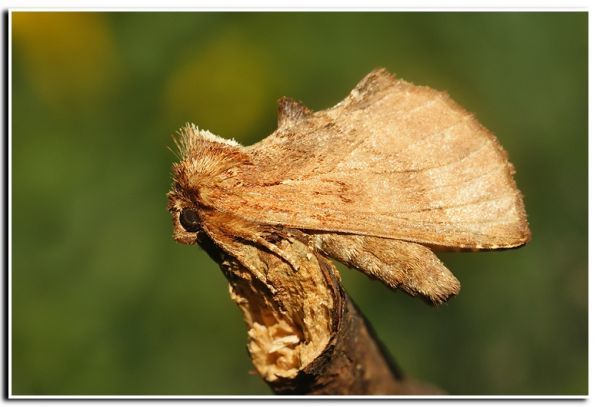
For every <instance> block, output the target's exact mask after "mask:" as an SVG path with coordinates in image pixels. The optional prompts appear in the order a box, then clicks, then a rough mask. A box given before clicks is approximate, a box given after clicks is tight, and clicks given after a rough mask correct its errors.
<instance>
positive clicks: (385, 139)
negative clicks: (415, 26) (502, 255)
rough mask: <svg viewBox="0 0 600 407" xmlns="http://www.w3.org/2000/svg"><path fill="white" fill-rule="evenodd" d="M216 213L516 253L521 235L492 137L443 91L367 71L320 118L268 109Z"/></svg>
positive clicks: (290, 104) (518, 208) (286, 108)
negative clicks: (263, 132) (264, 134)
mask: <svg viewBox="0 0 600 407" xmlns="http://www.w3.org/2000/svg"><path fill="white" fill-rule="evenodd" d="M245 150H246V152H247V153H248V155H249V156H250V157H251V162H252V166H254V167H255V169H256V170H255V171H246V172H242V173H241V174H240V182H239V183H238V185H237V186H236V188H235V192H232V193H230V194H228V195H225V196H223V195H221V196H220V197H219V203H218V205H219V209H220V210H224V211H227V212H232V213H235V214H236V215H237V216H240V217H243V218H245V219H247V220H251V221H254V222H258V223H263V224H265V223H266V224H281V225H285V226H287V227H295V228H298V229H304V230H318V231H332V232H338V233H339V232H341V233H350V234H358V235H367V236H378V237H386V238H393V239H402V240H406V241H412V242H417V243H422V244H426V245H429V246H432V247H438V248H444V247H446V248H457V249H461V248H462V249H496V248H510V247H517V246H520V245H523V244H524V243H526V242H527V240H528V239H529V235H530V234H529V228H528V224H527V220H526V215H525V211H524V207H523V200H522V196H521V194H520V192H519V190H518V189H517V187H516V185H515V182H514V180H513V172H514V171H513V167H512V165H511V164H510V163H509V162H508V159H507V155H506V153H505V152H504V150H503V149H502V147H501V146H500V144H499V143H498V141H497V140H496V138H495V137H494V136H493V135H492V134H491V133H490V132H489V131H488V130H487V129H485V128H484V127H483V126H481V125H480V124H479V123H478V121H477V120H476V119H475V118H474V117H473V115H471V114H470V113H468V112H466V111H465V110H464V109H462V108H461V107H460V106H458V105H457V104H456V103H455V102H454V101H452V100H451V99H450V98H449V97H448V96H447V95H446V94H445V93H441V92H438V91H435V90H433V89H430V88H427V87H420V86H415V85H412V84H410V83H408V82H404V81H401V80H397V79H395V78H394V77H393V76H392V75H391V74H389V73H388V72H386V71H384V70H376V71H373V72H372V73H371V74H369V75H368V76H367V77H366V78H365V79H363V80H362V81H361V82H360V83H359V84H358V85H357V86H356V87H355V88H354V89H353V90H352V92H351V93H350V95H349V96H348V97H346V98H345V99H344V100H343V101H342V102H340V103H339V104H337V105H336V106H334V107H333V108H331V109H328V110H323V111H319V112H314V113H313V112H311V111H310V110H308V109H307V108H305V107H303V106H301V105H300V104H299V103H298V102H294V101H291V100H290V99H284V100H282V101H281V102H280V119H279V128H278V129H277V130H276V131H275V132H274V133H273V134H272V135H271V136H269V137H268V138H266V139H265V140H263V141H261V142H259V143H257V144H255V145H253V146H250V147H248V148H246V149H245Z"/></svg>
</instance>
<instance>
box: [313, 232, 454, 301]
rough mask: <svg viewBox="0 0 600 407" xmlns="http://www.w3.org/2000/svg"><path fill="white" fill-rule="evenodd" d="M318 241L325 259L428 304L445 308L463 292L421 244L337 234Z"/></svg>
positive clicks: (438, 261)
mask: <svg viewBox="0 0 600 407" xmlns="http://www.w3.org/2000/svg"><path fill="white" fill-rule="evenodd" d="M314 241H315V245H316V247H317V248H318V249H319V250H320V251H321V252H322V253H324V254H325V255H327V256H329V257H332V258H334V259H336V260H339V261H341V262H342V263H344V264H346V265H347V266H349V267H352V268H355V269H357V270H359V271H362V272H363V273H365V274H366V275H368V276H369V277H371V278H374V279H377V280H380V281H381V282H383V283H385V284H386V285H387V286H388V287H390V288H394V289H397V288H401V289H402V290H404V291H405V292H407V293H408V294H410V295H412V296H419V297H421V298H423V299H424V300H426V301H427V302H430V303H433V304H441V303H443V302H445V301H447V300H448V299H449V298H450V297H452V296H454V295H456V294H458V292H459V291H460V282H459V281H458V280H457V279H456V277H454V275H453V274H452V273H451V272H450V270H448V269H447V268H446V267H445V266H444V264H443V263H442V262H441V261H440V260H439V259H438V258H437V256H436V255H435V254H434V253H433V252H432V251H431V250H430V249H428V248H427V247H425V246H422V245H420V244H417V243H411V242H405V241H403V240H395V239H385V238H379V237H372V236H358V235H341V234H339V235H338V234H333V233H331V234H318V235H314Z"/></svg>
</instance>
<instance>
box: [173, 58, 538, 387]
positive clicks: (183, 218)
mask: <svg viewBox="0 0 600 407" xmlns="http://www.w3.org/2000/svg"><path fill="white" fill-rule="evenodd" d="M176 142H177V145H178V147H179V153H180V156H181V160H180V162H178V163H176V164H174V165H173V185H172V188H171V191H170V192H169V194H168V199H169V211H170V213H171V215H172V219H173V226H174V232H173V235H174V238H175V239H176V240H177V241H179V242H181V243H185V244H199V245H200V246H202V247H203V248H205V250H207V252H208V253H209V254H210V255H211V256H212V257H213V259H215V261H217V262H218V263H219V264H220V265H221V268H222V270H223V271H224V273H225V275H226V276H227V278H228V280H229V283H230V293H231V296H232V298H233V300H234V301H235V302H236V303H237V304H238V305H239V307H240V308H241V309H242V312H243V315H244V319H245V321H246V323H247V325H248V328H249V332H248V334H249V351H250V355H251V357H252V361H253V363H254V365H255V366H256V369H257V371H258V372H259V373H260V375H261V376H262V377H263V378H264V379H265V380H266V381H267V382H269V383H271V384H272V387H273V388H274V389H278V388H279V389H283V388H285V389H287V390H286V391H288V390H289V389H290V388H291V389H296V391H298V392H299V391H300V390H298V389H299V387H294V383H295V384H297V383H296V382H294V380H296V381H299V380H300V379H299V378H300V377H302V378H303V379H302V382H303V383H304V384H303V386H305V387H303V389H304V390H302V391H304V392H309V393H310V392H312V393H320V394H323V393H327V392H331V391H334V390H332V389H336V390H335V391H338V392H343V389H344V388H345V387H344V386H339V383H338V386H337V387H336V386H331V380H329V379H328V380H329V381H327V380H325V379H323V377H325V376H319V374H321V373H323V372H324V371H325V370H326V368H325V367H324V360H325V359H326V360H327V361H328V363H331V364H332V365H336V363H338V362H339V361H337V362H336V359H335V358H340V359H339V360H346V359H348V358H350V359H352V358H353V357H354V356H352V355H349V354H347V350H346V348H345V347H344V346H342V345H341V344H342V343H343V341H342V340H341V339H340V335H341V336H344V335H345V333H344V332H342V331H343V330H344V329H350V328H349V327H352V326H359V325H360V323H359V322H357V321H355V320H356V319H360V320H361V321H362V319H361V318H362V317H361V316H360V313H357V312H356V311H355V309H354V307H352V306H349V305H348V303H347V301H348V300H347V297H346V296H345V294H344V293H343V290H342V289H341V287H340V286H339V275H338V273H337V271H335V268H334V267H333V266H332V265H331V263H330V262H329V260H328V259H327V258H331V259H335V260H338V261H340V262H342V263H344V264H346V265H348V266H350V267H352V268H355V269H357V270H359V271H362V272H364V273H365V274H367V275H368V276H369V277H371V278H374V279H377V280H380V281H381V282H383V283H384V284H386V285H387V286H389V287H391V288H393V289H401V290H403V291H404V292H406V293H408V294H409V295H412V296H418V297H420V298H422V299H424V300H426V301H427V302H430V303H433V304H440V303H443V302H445V301H447V300H448V299H449V298H450V297H452V296H454V295H456V294H457V293H458V292H459V290H460V283H459V281H458V280H457V279H456V277H455V276H454V275H453V274H452V273H451V272H450V271H449V270H448V269H447V268H446V267H445V266H444V265H443V264H442V262H441V261H440V260H439V259H438V258H437V257H436V256H435V254H434V251H435V250H464V251H474V250H495V249H507V248H515V247H519V246H522V245H524V244H525V243H526V242H527V241H528V240H529V238H530V231H529V226H528V223H527V219H526V214H525V209H524V205H523V199H522V196H521V193H520V192H519V190H518V189H517V187H516V184H515V182H514V180H513V174H514V169H513V167H512V165H511V164H510V162H509V161H508V158H507V155H506V153H505V151H504V150H503V149H502V147H501V146H500V144H499V143H498V141H497V140H496V138H495V137H494V136H493V135H492V134H491V133H490V132H489V131H488V130H487V129H485V128H484V127H483V126H482V125H481V124H479V123H478V122H477V120H476V119H475V118H474V116H473V115H471V114H470V113H468V112H466V111H465V110H464V109H463V108H461V107H460V106H458V105H457V104H456V103H455V102H453V101H452V100H451V99H450V98H449V97H448V96H447V95H446V94H445V93H442V92H438V91H435V90H433V89H430V88H427V87H421V86H415V85H412V84H410V83H408V82H405V81H402V80H397V79H395V78H394V77H393V76H392V75H391V74H389V73H388V72H387V71H385V70H383V69H379V70H375V71H373V72H371V73H370V74H369V75H367V76H366V77H365V78H364V79H363V80H362V81H361V82H360V83H359V84H358V85H357V86H356V87H355V88H354V89H353V90H352V91H351V92H350V95H348V96H347V97H346V98H345V99H344V100H342V101H341V102H340V103H338V104H337V105H335V106H334V107H332V108H330V109H327V110H323V111H318V112H313V111H311V110H310V109H308V108H307V107H305V106H303V105H302V104H301V103H300V102H297V101H294V100H293V99H290V98H282V99H280V101H279V117H278V128H277V130H275V132H274V133H273V134H271V135H270V136H269V137H267V138H265V139H264V140H262V141H260V142H259V143H256V144H255V145H253V146H249V147H243V146H241V145H239V144H238V143H236V142H235V141H233V140H225V139H222V138H220V137H218V136H215V135H213V134H212V133H210V132H208V131H206V130H199V129H198V128H196V127H195V126H193V125H186V126H185V127H184V128H183V129H181V131H180V133H179V137H178V138H177V140H176ZM353 321H354V322H353ZM357 324H358V325H357ZM356 332H362V333H360V335H367V336H369V335H371V334H370V333H367V331H366V330H364V329H362V330H360V329H357V330H356ZM361 341H362V342H361ZM357 343H363V344H364V349H375V351H374V352H383V351H382V350H381V349H380V347H379V346H378V345H377V341H375V340H373V338H371V339H369V338H368V337H366V338H362V339H361V340H358V342H357ZM336 346H337V347H338V348H339V349H338V348H336ZM358 348H360V346H359V347H357V349H356V350H355V351H356V352H358V351H359V349H358ZM341 349H344V350H343V351H342V350H341ZM348 349H352V346H348ZM377 349H379V350H377ZM365 352H366V351H365ZM369 352H371V351H369ZM367 354H368V352H367V353H365V354H364V355H363V357H366V358H367V359H370V360H376V359H377V357H375V356H373V355H371V356H365V355H367ZM379 357H381V355H379ZM324 358H325V359H324ZM344 358H346V359H344ZM356 363H358V365H360V366H363V365H361V361H357V362H356ZM366 365H369V363H366ZM375 365H376V364H375V363H372V364H371V365H369V366H371V370H370V372H369V373H368V374H367V373H365V371H364V369H363V370H357V371H356V372H355V373H356V375H357V376H356V378H355V379H357V380H358V381H357V382H356V383H355V384H354V385H353V386H351V387H347V388H349V389H353V390H351V391H356V392H369V391H377V392H385V391H386V390H385V389H382V388H380V387H373V384H372V383H371V382H369V380H368V377H367V376H369V377H375V376H377V374H375V373H374V370H373V366H375ZM316 366H321V368H322V369H321V370H322V371H321V373H319V371H317V370H315V369H316ZM340 366H341V365H340ZM381 369H383V370H385V371H386V372H387V373H384V376H382V377H384V378H383V379H381V380H383V382H386V381H387V382H389V383H392V382H393V381H394V380H400V378H399V377H400V376H398V375H397V374H395V373H394V369H393V367H392V366H391V365H390V364H388V365H386V367H381ZM386 369H387V370H386ZM307 372H312V373H310V375H309V374H308V373H307ZM330 373H332V376H331V377H338V379H340V377H342V376H339V372H338V373H337V376H336V373H335V372H330ZM365 375H367V376H365ZM307 377H310V380H309V379H307ZM319 377H321V379H323V380H325V382H327V383H328V385H327V386H329V387H327V386H325V387H323V386H324V385H323V384H322V383H324V382H323V381H320V379H319ZM328 377H329V376H328ZM290 380H292V382H290ZM332 380H333V379H332ZM340 380H341V379H340ZM387 382H386V383H387ZM282 383H286V385H285V386H283V387H282ZM290 383H292V385H290ZM307 383H308V384H307ZM311 383H312V384H311ZM316 383H321V384H319V385H318V386H317V387H316V389H317V390H315V388H312V387H311V386H312V385H315V386H316ZM369 383H371V384H369ZM286 386H287V387H286ZM290 386H291V387H290ZM306 386H308V387H306ZM384 387H385V386H384ZM409 387H410V386H409ZM387 388H388V390H389V391H400V390H398V389H399V388H398V387H397V386H396V387H394V386H392V385H390V386H388V387H387ZM392 389H393V390H392ZM404 389H405V390H406V387H404ZM411 389H413V390H414V389H415V387H411Z"/></svg>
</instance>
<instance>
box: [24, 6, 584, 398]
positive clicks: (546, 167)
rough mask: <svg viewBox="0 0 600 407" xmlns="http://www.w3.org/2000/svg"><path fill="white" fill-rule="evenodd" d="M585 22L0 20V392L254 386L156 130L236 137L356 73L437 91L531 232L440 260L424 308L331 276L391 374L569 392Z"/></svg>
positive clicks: (235, 317) (552, 17) (155, 16)
mask: <svg viewBox="0 0 600 407" xmlns="http://www.w3.org/2000/svg"><path fill="white" fill-rule="evenodd" d="M587 25H588V19H587V14H585V13H25V12H18V13H12V34H13V36H12V38H13V44H12V45H13V48H12V56H13V59H12V74H13V77H12V92H13V93H12V107H13V116H12V119H13V122H12V125H13V127H12V192H13V195H12V204H13V212H12V225H13V226H12V242H13V246H12V255H13V257H12V259H13V263H12V306H13V308H12V321H13V322H12V340H13V342H12V344H13V348H12V357H13V359H12V362H13V363H12V391H13V393H14V394H38V395H39V394H69V395H77V394H80V395H83V394H97V395H107V394H116V395H124V394H163V395H174V394H182V395H183V394H185V395H208V394H269V389H268V387H267V386H266V385H265V384H264V383H263V382H262V381H261V380H260V379H259V378H258V377H256V376H253V375H251V374H249V371H251V370H252V366H251V363H250V361H249V358H248V356H247V354H246V350H245V343H246V338H245V335H246V333H245V327H244V325H243V323H242V319H241V315H240V314H239V312H238V310H237V309H236V308H235V306H234V305H233V303H232V302H231V301H230V300H229V298H228V294H227V288H226V280H225V279H224V277H223V276H222V275H221V273H220V271H219V269H218V267H217V266H216V265H215V264H214V263H213V262H212V261H210V259H209V258H208V257H207V256H206V255H205V254H204V253H203V252H202V251H201V250H200V249H198V248H194V247H185V246H181V245H178V244H176V243H175V242H174V241H172V240H171V224H170V218H169V216H168V214H167V213H166V211H165V206H166V200H165V193H166V192H167V190H168V189H169V185H170V174H169V171H170V164H171V162H172V161H173V160H174V156H173V155H172V154H171V153H170V152H169V151H168V149H167V146H169V145H171V143H172V141H171V139H170V135H171V134H173V133H174V132H175V131H176V130H177V128H178V127H180V126H181V125H183V124H184V122H187V121H190V122H195V123H197V124H198V125H199V126H200V127H202V128H207V129H210V130H211V131H213V132H214V133H215V134H219V135H222V136H224V137H226V138H231V137H235V138H236V139H237V140H238V141H241V142H242V143H244V144H250V143H253V142H255V141H257V140H259V139H261V138H262V137H265V136H266V135H268V134H269V133H270V132H271V131H272V130H273V129H274V127H275V123H276V99H277V98H278V97H280V96H283V95H287V96H292V97H295V98H297V99H300V100H302V101H304V102H305V103H306V104H307V105H308V106H310V107H312V108H313V109H322V108H326V107H329V106H331V105H333V104H334V103H336V102H338V101H339V100H341V99H342V98H343V97H344V96H345V95H346V94H347V93H348V92H349V91H350V89H351V88H352V87H353V86H354V85H355V84H356V82H358V80H360V79H361V78H362V77H363V76H364V75H365V74H366V73H367V72H369V71H370V70H371V69H373V68H374V67H378V66H384V67H387V68H388V69H389V70H390V71H392V72H394V73H396V74H397V75H398V76H399V77H402V78H404V79H407V80H409V81H411V82H414V83H418V84H426V85H429V86H431V87H434V88H437V89H444V90H446V91H448V92H449V93H450V94H451V95H452V96H453V98H454V99H456V100H457V101H458V102H459V103H461V104H463V105H464V106H465V107H466V108H467V109H469V110H471V111H473V112H475V113H476V115H477V116H478V118H479V119H480V120H481V122H482V123H484V125H485V126H487V127H488V128H490V129H491V130H492V131H493V132H494V133H495V134H496V135H497V136H498V138H499V139H500V141H501V142H502V144H503V145H504V146H505V147H506V149H507V150H508V151H509V153H510V156H511V160H512V161H513V163H514V164H515V167H516V168H517V170H518V173H517V175H516V177H517V182H518V185H519V187H520V188H521V190H522V191H523V192H524V194H525V199H526V206H527V210H528V213H529V219H530V223H531V228H532V231H533V241H532V242H531V244H529V245H528V246H526V247H525V248H522V249H520V250H516V251H505V252H499V253H473V254H471V253H458V254H443V255H442V256H441V257H442V258H443V260H444V261H445V262H446V264H447V265H448V266H449V268H450V269H451V270H453V271H454V272H455V274H456V275H457V276H458V277H459V279H460V280H461V281H462V284H463V289H462V292H461V294H460V295H459V296H457V297H456V298H454V299H452V300H451V301H450V302H449V303H448V304H447V305H444V306H442V307H439V308H431V307H429V306H427V305H425V304H423V303H422V302H420V301H418V300H415V299H412V298H409V297H408V296H406V295H404V294H401V293H396V292H392V291H389V290H387V289H386V288H385V287H384V286H383V285H381V284H379V283H377V282H374V281H370V280H368V279H367V278H366V277H364V276H362V275H360V274H359V273H358V272H356V271H344V272H343V279H344V284H345V286H346V287H347V289H348V290H349V292H350V293H351V295H352V296H353V297H354V299H355V300H356V302H357V303H358V304H359V305H360V306H361V308H362V310H363V312H364V313H365V314H366V315H367V316H368V318H369V319H370V321H371V323H372V324H373V325H374V327H375V329H376V331H377V332H378V334H379V335H380V337H381V339H382V340H383V342H384V343H386V344H387V346H388V347H389V349H390V351H391V353H392V354H393V355H394V356H395V358H396V359H397V361H398V362H399V364H400V365H401V366H402V367H403V369H404V370H405V371H406V372H408V373H409V374H411V375H413V376H415V377H417V378H421V379H424V380H426V381H430V382H432V383H435V384H437V385H439V386H441V387H443V388H445V389H447V390H448V391H449V392H450V393H452V394H500V395H504V394H518V395H521V394H523V395H525V394H586V393H587V355H588V339H587V338H588V328H587V320H588V310H587V292H588V290H587V268H588V260H587V258H588V238H587V236H588V233H587V232H588V229H587V228H588V226H587V211H588V203H587V202H588V200H587V197H588V191H587V185H588V174H587V132H588V130H587V122H588V105H587V96H588V94H587V89H588V82H587V80H588V79H587V77H588V72H587V62H588V57H587V46H588V42H587V28H588V27H587Z"/></svg>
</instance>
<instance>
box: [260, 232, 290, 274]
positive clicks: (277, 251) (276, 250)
mask: <svg viewBox="0 0 600 407" xmlns="http://www.w3.org/2000/svg"><path fill="white" fill-rule="evenodd" d="M250 240H251V241H252V242H254V243H256V244H259V245H261V246H263V247H265V248H266V249H268V250H269V251H271V252H272V253H274V254H276V255H277V256H279V257H281V259H283V260H285V261H286V262H287V263H288V264H289V265H290V266H292V268H293V269H294V271H298V270H300V265H299V264H298V262H297V261H296V259H294V258H293V257H292V256H290V255H288V253H286V252H285V251H283V250H281V249H280V248H279V247H277V245H276V244H274V243H271V242H269V241H268V240H267V239H265V238H264V237H262V236H259V235H254V236H251V237H250Z"/></svg>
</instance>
